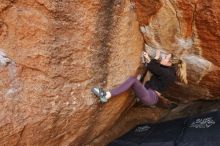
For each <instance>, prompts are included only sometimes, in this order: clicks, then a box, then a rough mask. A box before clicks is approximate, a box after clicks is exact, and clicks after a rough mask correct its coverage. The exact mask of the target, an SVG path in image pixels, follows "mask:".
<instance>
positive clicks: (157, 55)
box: [154, 49, 160, 60]
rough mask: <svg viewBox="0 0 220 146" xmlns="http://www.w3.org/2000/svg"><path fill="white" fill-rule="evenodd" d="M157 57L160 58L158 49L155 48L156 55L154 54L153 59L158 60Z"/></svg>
mask: <svg viewBox="0 0 220 146" xmlns="http://www.w3.org/2000/svg"><path fill="white" fill-rule="evenodd" d="M159 58H160V50H159V49H157V51H156V56H155V58H154V59H156V60H158V59H159Z"/></svg>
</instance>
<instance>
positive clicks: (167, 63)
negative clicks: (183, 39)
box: [160, 54, 172, 66]
mask: <svg viewBox="0 0 220 146" xmlns="http://www.w3.org/2000/svg"><path fill="white" fill-rule="evenodd" d="M171 56H172V54H168V55H166V56H163V57H162V59H161V61H160V64H162V65H165V66H171V65H172V63H171V61H170V60H171Z"/></svg>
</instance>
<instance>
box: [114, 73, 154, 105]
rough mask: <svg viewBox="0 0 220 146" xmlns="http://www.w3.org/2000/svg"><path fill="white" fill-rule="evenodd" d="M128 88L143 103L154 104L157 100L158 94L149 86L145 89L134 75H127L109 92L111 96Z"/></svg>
mask: <svg viewBox="0 0 220 146" xmlns="http://www.w3.org/2000/svg"><path fill="white" fill-rule="evenodd" d="M130 88H132V89H133V91H134V93H135V94H136V95H137V97H138V98H139V99H140V101H141V102H143V103H144V104H145V105H154V104H156V103H157V102H158V96H157V94H156V93H155V91H154V90H152V89H150V88H148V89H146V88H145V87H144V85H143V84H142V83H141V82H140V81H138V80H137V79H136V78H135V77H129V78H128V79H127V80H126V81H124V82H123V83H122V84H121V85H119V86H118V87H116V88H114V89H112V90H110V93H111V95H112V96H117V95H119V94H121V93H122V92H124V91H126V90H128V89H130Z"/></svg>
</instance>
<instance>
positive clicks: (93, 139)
mask: <svg viewBox="0 0 220 146" xmlns="http://www.w3.org/2000/svg"><path fill="white" fill-rule="evenodd" d="M219 9H220V2H218V0H212V1H209V0H205V1H200V0H197V1H196V0H194V1H183V0H134V1H130V0H123V1H121V0H114V1H112V0H105V1H89V2H88V1H85V0H78V1H71V0H53V1H52V0H28V1H26V0H0V143H1V144H2V145H6V146H7V145H8V146H13V145H40V146H44V145H45V146H50V145H51V146H54V145H62V146H64V145H70V146H71V145H105V144H107V143H108V142H110V141H111V140H112V139H114V138H116V137H117V136H119V135H121V134H122V133H123V132H125V131H126V130H128V128H132V127H133V126H134V125H135V124H138V123H139V124H140V123H142V122H156V121H158V120H160V119H161V118H162V117H164V116H165V115H166V114H168V119H172V118H174V117H179V116H180V115H186V114H187V113H186V112H184V111H187V110H183V109H186V108H187V106H183V108H180V109H179V111H176V112H175V114H174V113H172V112H171V113H169V111H167V110H162V109H159V108H149V107H143V106H141V105H136V106H135V107H132V106H133V105H134V103H135V100H134V97H133V95H132V94H130V92H126V93H124V94H122V95H121V96H119V97H116V98H114V99H112V100H111V101H110V102H109V103H107V104H105V105H100V104H99V103H98V101H97V98H96V97H95V96H93V95H92V94H91V93H90V88H91V87H92V86H96V85H98V86H102V87H105V88H112V87H114V86H116V85H118V84H119V83H121V82H122V81H123V80H125V79H126V78H127V77H128V76H130V75H133V74H134V73H135V72H136V69H137V67H138V66H139V64H140V57H139V56H140V52H141V51H142V50H143V48H144V42H145V43H146V45H148V46H150V47H153V48H160V49H164V50H166V51H167V52H172V53H174V54H176V55H177V56H178V57H180V58H182V59H183V60H184V61H185V62H186V63H187V73H188V81H189V84H188V85H183V84H181V83H178V84H176V85H175V87H173V88H172V89H171V90H170V91H169V92H167V93H166V94H165V95H166V96H168V97H171V98H175V99H176V100H178V101H179V102H187V103H188V104H190V105H193V106H192V107H196V108H194V109H197V108H198V106H195V105H194V104H192V103H193V102H192V100H196V99H215V98H219V95H220V92H219V91H218V89H219V87H220V78H219V75H220V71H219V64H220V60H219V57H218V56H219V46H220V45H219V42H220V40H219V39H220V37H219V35H220V33H219V26H218V23H219V22H220V17H219V16H220V15H219V12H220V11H219ZM140 26H142V28H144V29H142V32H143V33H142V34H141V32H140V29H139V27H140ZM143 26H144V27H143ZM200 104H201V103H199V104H198V105H200ZM203 107H204V106H203ZM210 107H211V106H210ZM213 108H218V107H217V106H215V107H213ZM190 109H191V110H192V109H193V108H190ZM181 111H183V113H181ZM176 113H179V114H176ZM184 113H186V114H184Z"/></svg>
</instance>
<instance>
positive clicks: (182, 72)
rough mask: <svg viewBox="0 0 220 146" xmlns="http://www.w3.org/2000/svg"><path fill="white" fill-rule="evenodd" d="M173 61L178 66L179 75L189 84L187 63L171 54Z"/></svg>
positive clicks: (182, 80) (181, 79) (177, 72)
mask: <svg viewBox="0 0 220 146" xmlns="http://www.w3.org/2000/svg"><path fill="white" fill-rule="evenodd" d="M171 63H172V65H173V66H174V67H175V68H176V74H177V76H178V77H179V79H180V81H181V82H183V83H185V84H188V80H187V72H186V63H185V62H184V61H182V60H181V59H179V58H177V57H175V56H174V55H173V54H172V55H171Z"/></svg>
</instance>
